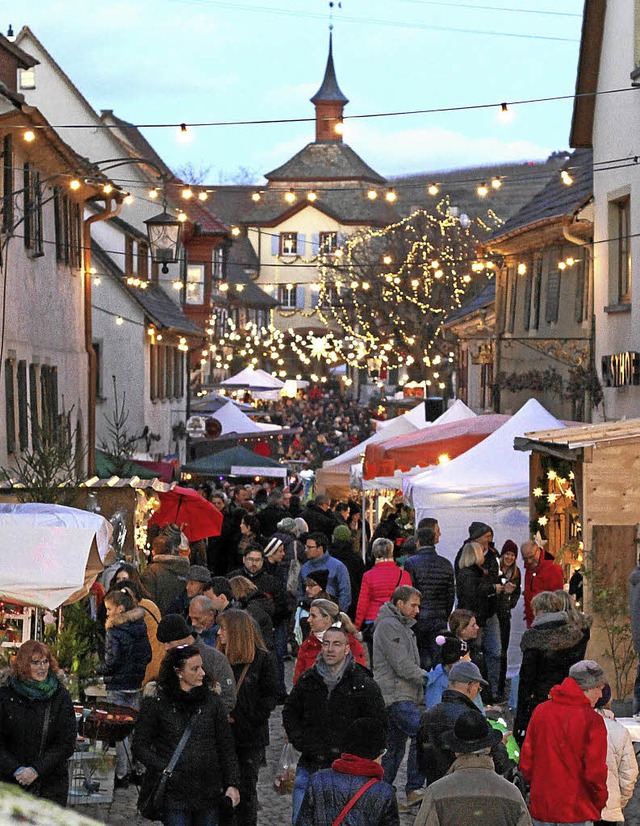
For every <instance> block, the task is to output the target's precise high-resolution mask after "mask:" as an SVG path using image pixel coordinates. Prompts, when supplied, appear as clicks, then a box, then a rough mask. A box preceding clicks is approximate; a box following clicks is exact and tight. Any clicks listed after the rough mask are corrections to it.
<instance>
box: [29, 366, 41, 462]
mask: <svg viewBox="0 0 640 826" xmlns="http://www.w3.org/2000/svg"><path fill="white" fill-rule="evenodd" d="M29 413H30V415H31V441H32V443H33V446H34V447H38V440H39V437H40V410H39V408H38V366H37V365H36V364H30V365H29Z"/></svg>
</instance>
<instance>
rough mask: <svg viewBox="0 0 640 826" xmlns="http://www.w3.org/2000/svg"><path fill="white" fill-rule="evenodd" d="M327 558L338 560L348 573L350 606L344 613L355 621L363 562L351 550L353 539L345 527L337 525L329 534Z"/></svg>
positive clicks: (358, 555)
mask: <svg viewBox="0 0 640 826" xmlns="http://www.w3.org/2000/svg"><path fill="white" fill-rule="evenodd" d="M329 556H332V557H333V558H334V559H338V560H339V561H340V562H342V564H343V565H344V567H345V568H346V569H347V571H348V572H349V581H350V583H351V606H350V608H349V610H348V611H347V612H346V613H347V614H348V615H349V616H350V617H351V619H355V616H356V606H357V604H358V597H359V596H360V586H361V585H362V577H363V576H364V562H363V561H362V557H361V556H360V554H358V553H356V552H355V551H354V550H353V538H352V536H351V531H350V530H349V528H348V527H347V526H346V525H338V527H337V528H334V529H333V533H332V534H331V544H330V545H329Z"/></svg>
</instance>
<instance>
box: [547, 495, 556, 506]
mask: <svg viewBox="0 0 640 826" xmlns="http://www.w3.org/2000/svg"><path fill="white" fill-rule="evenodd" d="M557 498H558V494H557V493H550V494H548V496H547V502H548V503H549V504H550V505H553V504H554V502H555V501H556V499H557Z"/></svg>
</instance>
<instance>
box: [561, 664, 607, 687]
mask: <svg viewBox="0 0 640 826" xmlns="http://www.w3.org/2000/svg"><path fill="white" fill-rule="evenodd" d="M569 676H570V677H571V678H572V679H574V680H575V681H576V682H577V683H578V685H579V686H580V688H581V689H582V690H583V691H588V689H590V688H597V687H598V686H601V685H604V684H605V683H606V682H607V678H606V676H605V673H604V671H603V670H602V669H601V668H600V666H599V665H598V663H597V662H596V661H595V660H580V662H579V663H576V664H575V665H572V666H571V668H570V669H569Z"/></svg>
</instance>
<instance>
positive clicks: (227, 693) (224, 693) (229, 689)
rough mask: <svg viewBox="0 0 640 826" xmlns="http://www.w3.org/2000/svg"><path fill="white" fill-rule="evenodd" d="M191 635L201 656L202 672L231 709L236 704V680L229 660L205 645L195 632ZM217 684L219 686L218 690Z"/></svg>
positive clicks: (228, 708) (220, 652)
mask: <svg viewBox="0 0 640 826" xmlns="http://www.w3.org/2000/svg"><path fill="white" fill-rule="evenodd" d="M193 636H194V637H195V642H194V643H193V645H194V646H195V647H196V648H197V649H198V653H199V654H200V656H201V657H202V668H203V669H204V673H205V674H206V675H207V677H209V679H210V681H211V685H212V686H213V687H214V690H215V692H216V693H217V694H218V696H219V697H220V699H221V700H222V702H223V703H224V707H225V708H226V710H227V711H231V709H232V708H233V707H234V706H235V704H236V681H235V678H234V676H233V671H232V670H231V666H230V665H229V660H228V659H227V658H226V657H225V655H224V654H223V653H222V651H217V650H216V649H215V648H212V647H211V646H210V645H207V644H206V642H205V641H204V640H203V639H202V637H200V636H199V635H197V634H196V633H195V632H193ZM218 686H219V687H220V689H219V691H218Z"/></svg>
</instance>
